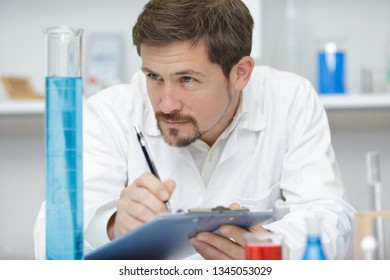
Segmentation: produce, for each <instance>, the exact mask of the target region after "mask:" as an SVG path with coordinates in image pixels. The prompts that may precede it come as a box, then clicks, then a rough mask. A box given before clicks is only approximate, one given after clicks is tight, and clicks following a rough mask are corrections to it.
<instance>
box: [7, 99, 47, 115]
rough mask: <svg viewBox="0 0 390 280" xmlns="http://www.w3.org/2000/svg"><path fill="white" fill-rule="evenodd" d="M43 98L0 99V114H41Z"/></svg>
mask: <svg viewBox="0 0 390 280" xmlns="http://www.w3.org/2000/svg"><path fill="white" fill-rule="evenodd" d="M44 112H45V100H44V99H40V100H10V99H3V100H0V116H23V115H43V113H44Z"/></svg>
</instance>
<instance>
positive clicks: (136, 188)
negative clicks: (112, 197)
mask: <svg viewBox="0 0 390 280" xmlns="http://www.w3.org/2000/svg"><path fill="white" fill-rule="evenodd" d="M155 185H163V184H162V183H161V182H160V181H159V180H158V179H157V178H155V177H154V176H153V175H151V176H144V175H143V176H141V177H140V178H139V179H137V180H136V181H134V183H133V184H132V185H130V186H129V187H127V188H125V189H123V190H122V192H121V195H120V200H121V201H122V200H123V201H125V204H127V203H130V204H131V206H134V205H136V204H141V205H143V206H145V207H146V208H148V209H149V210H150V211H152V212H153V214H154V215H155V214H157V213H161V212H165V211H166V208H165V205H164V201H165V200H163V199H162V198H161V197H158V196H156V194H155V193H153V192H152V191H151V189H153V188H154V189H156V188H158V187H156V186H155ZM160 187H161V186H160ZM161 188H165V187H164V186H162V187H161ZM167 196H168V197H169V194H167ZM126 201H127V202H126ZM139 212H142V211H139Z"/></svg>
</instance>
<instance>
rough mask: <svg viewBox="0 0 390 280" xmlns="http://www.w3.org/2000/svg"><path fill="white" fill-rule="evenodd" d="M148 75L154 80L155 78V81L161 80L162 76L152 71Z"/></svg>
mask: <svg viewBox="0 0 390 280" xmlns="http://www.w3.org/2000/svg"><path fill="white" fill-rule="evenodd" d="M148 76H149V78H151V79H152V80H155V81H159V80H161V78H160V76H159V75H157V74H153V73H150V74H148Z"/></svg>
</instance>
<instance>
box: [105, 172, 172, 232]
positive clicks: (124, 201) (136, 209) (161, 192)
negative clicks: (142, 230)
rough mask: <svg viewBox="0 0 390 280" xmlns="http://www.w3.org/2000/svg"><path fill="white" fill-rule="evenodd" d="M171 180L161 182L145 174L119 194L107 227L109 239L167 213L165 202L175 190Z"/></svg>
mask: <svg viewBox="0 0 390 280" xmlns="http://www.w3.org/2000/svg"><path fill="white" fill-rule="evenodd" d="M175 186H176V185H175V183H174V182H173V181H172V180H166V181H164V182H161V181H160V180H159V179H157V178H156V177H155V176H154V175H153V174H151V173H145V174H143V175H142V176H140V177H139V178H138V179H137V180H135V181H134V182H133V183H132V184H131V185H130V186H128V187H127V188H124V189H123V190H122V192H121V195H120V199H119V203H118V210H117V212H116V213H115V214H114V215H113V216H112V217H111V219H110V221H109V222H108V226H107V233H108V236H109V237H110V239H111V240H112V239H114V238H117V237H119V236H121V235H123V234H125V233H127V232H129V231H131V230H134V229H136V228H137V227H139V226H141V225H143V224H144V223H146V222H148V221H150V220H151V219H153V218H154V217H155V216H156V215H157V214H158V213H163V212H166V211H167V208H166V205H165V201H167V200H168V199H169V197H170V196H171V195H172V192H173V190H174V189H175Z"/></svg>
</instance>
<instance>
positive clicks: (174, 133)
mask: <svg viewBox="0 0 390 280" xmlns="http://www.w3.org/2000/svg"><path fill="white" fill-rule="evenodd" d="M155 116H156V120H157V128H158V129H159V130H160V132H161V135H162V136H163V138H164V141H165V142H166V143H167V144H168V145H170V146H173V147H178V148H181V147H186V146H189V145H191V144H192V143H194V142H195V141H196V140H198V139H200V138H201V137H202V136H203V135H204V134H205V133H206V132H207V131H202V130H200V129H199V127H198V123H197V121H196V119H195V118H193V117H192V116H190V115H180V114H179V113H176V112H174V113H171V114H165V113H163V112H157V113H156V114H155ZM161 121H183V122H187V123H188V124H189V125H190V126H191V131H190V133H189V134H188V135H186V136H181V135H180V131H179V129H176V128H169V129H168V130H167V131H164V130H163V129H162V128H161V124H160V123H161Z"/></svg>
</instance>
